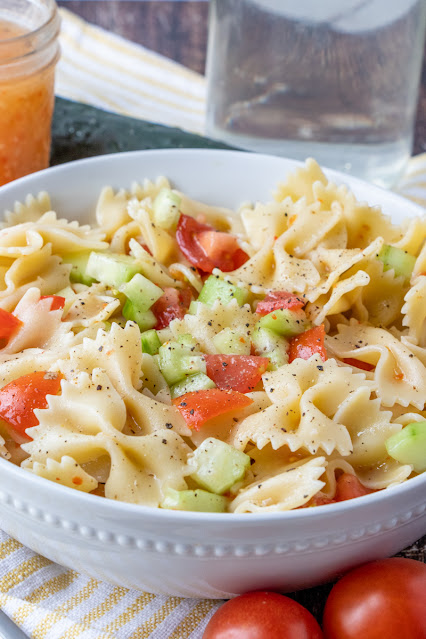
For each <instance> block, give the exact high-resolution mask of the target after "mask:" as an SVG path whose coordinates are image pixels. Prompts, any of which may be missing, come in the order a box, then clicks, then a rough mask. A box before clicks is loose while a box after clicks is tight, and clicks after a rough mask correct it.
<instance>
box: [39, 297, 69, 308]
mask: <svg viewBox="0 0 426 639" xmlns="http://www.w3.org/2000/svg"><path fill="white" fill-rule="evenodd" d="M40 299H41V300H52V303H51V305H50V310H51V311H59V310H60V309H63V308H64V306H65V297H62V296H61V295H42V296H41V297H40Z"/></svg>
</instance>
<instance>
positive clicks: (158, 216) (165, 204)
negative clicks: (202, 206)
mask: <svg viewBox="0 0 426 639" xmlns="http://www.w3.org/2000/svg"><path fill="white" fill-rule="evenodd" d="M180 204H181V197H180V196H179V195H178V194H177V193H173V191H172V190H171V189H166V188H164V189H161V191H160V192H159V193H158V195H157V197H156V198H155V200H154V203H153V205H152V212H153V214H154V222H155V224H156V225H157V226H159V227H160V228H162V229H165V230H166V231H170V230H174V229H175V228H176V226H177V223H178V222H179V217H180V211H179V207H180Z"/></svg>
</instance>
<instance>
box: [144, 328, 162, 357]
mask: <svg viewBox="0 0 426 639" xmlns="http://www.w3.org/2000/svg"><path fill="white" fill-rule="evenodd" d="M141 344H142V352H143V353H148V354H149V355H156V354H157V353H158V349H159V348H160V346H161V342H160V339H159V337H158V333H157V331H156V330H155V329H153V328H151V329H150V330H149V331H145V332H144V333H142V335H141Z"/></svg>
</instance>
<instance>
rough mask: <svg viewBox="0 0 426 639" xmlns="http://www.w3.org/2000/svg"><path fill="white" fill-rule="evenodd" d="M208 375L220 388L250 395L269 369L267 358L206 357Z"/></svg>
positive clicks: (243, 356)
mask: <svg viewBox="0 0 426 639" xmlns="http://www.w3.org/2000/svg"><path fill="white" fill-rule="evenodd" d="M205 358H206V365H207V375H208V376H209V377H210V379H212V380H213V381H214V383H215V384H216V386H217V387H218V388H221V389H223V390H235V391H238V392H239V393H249V392H250V391H252V390H254V389H255V388H256V386H257V384H258V383H259V382H260V379H261V377H262V375H263V373H264V372H265V371H266V369H267V368H268V364H269V359H268V358H267V357H257V356H253V355H206V356H205Z"/></svg>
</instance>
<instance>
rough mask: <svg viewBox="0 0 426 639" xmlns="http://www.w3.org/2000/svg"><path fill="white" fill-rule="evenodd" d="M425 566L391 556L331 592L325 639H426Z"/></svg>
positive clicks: (366, 566)
mask: <svg viewBox="0 0 426 639" xmlns="http://www.w3.org/2000/svg"><path fill="white" fill-rule="evenodd" d="M425 610H426V565H425V564H423V563H422V562H420V561H414V560H413V559H405V558H402V557H394V558H392V559H382V560H379V561H373V562H371V563H368V564H364V565H363V566H360V567H359V568H355V569H354V570H351V571H350V572H348V574H346V575H345V576H344V577H342V579H340V581H338V582H337V584H336V585H335V586H334V587H333V589H332V591H331V593H330V595H329V597H328V599H327V603H326V606H325V610H324V622H323V627H324V634H325V637H326V639H426V613H425Z"/></svg>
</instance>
